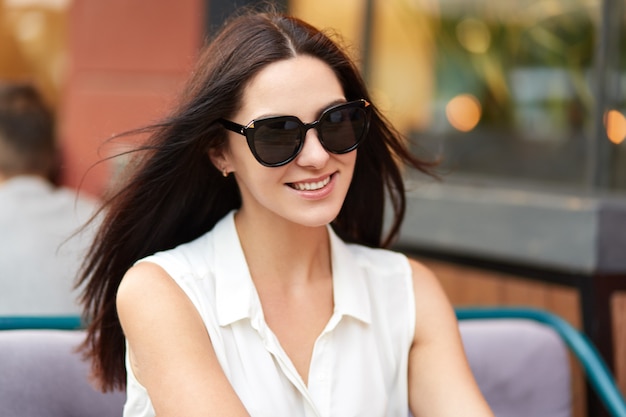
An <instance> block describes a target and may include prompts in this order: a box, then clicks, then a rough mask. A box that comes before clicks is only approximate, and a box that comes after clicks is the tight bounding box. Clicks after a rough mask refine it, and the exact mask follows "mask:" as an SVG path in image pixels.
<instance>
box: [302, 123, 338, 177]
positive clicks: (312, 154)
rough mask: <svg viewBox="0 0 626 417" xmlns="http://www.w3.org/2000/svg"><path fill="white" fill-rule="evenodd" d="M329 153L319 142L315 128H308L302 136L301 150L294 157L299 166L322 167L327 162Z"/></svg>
mask: <svg viewBox="0 0 626 417" xmlns="http://www.w3.org/2000/svg"><path fill="white" fill-rule="evenodd" d="M329 158H330V155H329V154H328V151H327V150H326V149H324V147H323V146H322V142H320V139H319V134H318V132H317V129H308V130H307V132H306V135H305V136H304V145H302V151H300V153H299V154H298V156H297V157H296V163H297V164H298V165H300V166H309V167H314V168H322V167H323V166H324V165H326V163H327V162H328V159H329Z"/></svg>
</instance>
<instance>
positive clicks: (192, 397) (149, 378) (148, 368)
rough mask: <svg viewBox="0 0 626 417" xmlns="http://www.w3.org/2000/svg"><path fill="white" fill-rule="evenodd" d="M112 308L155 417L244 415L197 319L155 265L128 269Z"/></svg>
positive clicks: (202, 324) (179, 293)
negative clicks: (146, 391) (118, 319)
mask: <svg viewBox="0 0 626 417" xmlns="http://www.w3.org/2000/svg"><path fill="white" fill-rule="evenodd" d="M117 309H118V314H119V318H120V322H121V324H122V327H123V329H124V334H125V335H126V338H127V340H128V343H129V346H130V354H131V366H132V368H133V372H134V374H135V375H136V377H137V379H138V380H139V382H140V383H141V384H142V385H143V386H144V387H146V389H147V390H148V393H149V395H150V399H151V401H152V404H153V406H154V409H155V411H156V414H157V415H158V416H159V417H170V416H188V417H195V416H203V417H208V416H227V417H239V416H248V413H247V412H246V410H245V408H244V406H243V404H242V403H241V401H240V400H239V398H238V397H237V394H236V393H235V391H234V389H233V388H232V386H231V385H230V383H229V381H228V380H227V378H226V376H225V375H224V372H223V371H222V368H221V366H220V364H219V363H218V361H217V357H216V355H215V351H214V350H213V346H212V344H211V340H210V338H209V335H208V333H207V331H206V328H205V326H204V323H203V322H202V319H201V318H200V315H199V314H198V312H197V311H196V309H195V307H194V306H193V304H192V303H191V301H190V300H189V299H188V298H187V296H186V295H185V294H184V292H183V291H182V290H181V289H180V287H179V286H178V285H176V283H175V282H174V281H173V280H172V279H171V277H170V276H169V275H168V274H167V273H166V272H165V271H164V270H163V269H162V268H161V267H159V266H157V265H155V264H151V263H146V262H143V263H140V264H137V265H136V266H134V267H133V268H131V269H130V270H129V271H128V272H127V274H126V275H125V276H124V279H123V280H122V283H121V285H120V288H119V290H118V295H117Z"/></svg>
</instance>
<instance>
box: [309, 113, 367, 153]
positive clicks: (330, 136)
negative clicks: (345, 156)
mask: <svg viewBox="0 0 626 417" xmlns="http://www.w3.org/2000/svg"><path fill="white" fill-rule="evenodd" d="M367 125H368V123H367V113H366V110H365V109H364V108H362V107H356V106H354V105H348V106H346V107H340V108H337V109H335V110H331V111H330V112H328V113H326V114H325V116H324V119H323V120H322V121H321V122H320V130H321V134H322V137H323V141H324V146H325V147H326V149H328V150H329V151H331V152H334V153H345V152H349V151H351V150H353V149H354V148H356V146H357V145H358V144H359V142H360V141H361V139H363V137H364V136H365V133H366V130H367Z"/></svg>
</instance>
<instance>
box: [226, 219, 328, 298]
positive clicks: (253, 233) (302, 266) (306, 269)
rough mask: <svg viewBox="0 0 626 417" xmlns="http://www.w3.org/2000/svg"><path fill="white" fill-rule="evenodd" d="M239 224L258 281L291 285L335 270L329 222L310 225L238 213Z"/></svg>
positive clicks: (238, 228) (251, 266) (253, 276)
mask: <svg viewBox="0 0 626 417" xmlns="http://www.w3.org/2000/svg"><path fill="white" fill-rule="evenodd" d="M235 224H236V226H237V232H238V234H239V239H240V241H241V245H242V248H243V251H244V254H245V256H246V260H247V262H248V267H249V269H250V273H251V275H252V278H253V280H254V281H255V282H258V281H259V280H263V281H267V280H272V281H279V282H281V283H282V285H287V286H290V285H292V284H296V283H306V282H310V281H312V280H315V279H318V278H320V277H328V276H330V274H331V263H330V240H329V236H328V230H327V228H326V226H319V227H306V226H302V225H298V224H295V223H291V222H289V221H287V220H285V219H274V221H268V219H264V221H259V219H256V220H255V219H251V218H250V217H247V216H244V215H241V213H237V215H236V216H235Z"/></svg>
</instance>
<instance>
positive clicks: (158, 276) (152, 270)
mask: <svg viewBox="0 0 626 417" xmlns="http://www.w3.org/2000/svg"><path fill="white" fill-rule="evenodd" d="M116 305H117V309H118V314H119V317H120V321H121V323H122V327H124V328H125V329H124V330H125V331H126V330H131V329H130V328H129V327H131V326H132V325H133V324H134V323H135V322H139V323H142V326H145V323H146V321H147V322H152V323H154V322H155V321H157V320H158V321H160V323H161V325H163V324H165V322H166V321H171V320H177V319H178V320H180V319H185V320H186V319H188V318H189V317H190V316H197V315H198V314H197V311H196V310H195V308H194V307H193V304H192V303H191V300H189V298H188V297H187V296H186V295H185V293H184V291H183V290H182V289H181V288H180V287H179V286H178V284H176V282H175V281H174V280H173V279H172V277H170V275H169V274H168V273H167V272H166V271H165V270H164V269H163V268H161V267H160V266H159V265H157V264H154V263H152V262H140V263H138V264H136V265H134V266H133V267H132V268H130V269H129V270H128V271H127V272H126V274H125V275H124V278H123V279H122V282H121V283H120V285H119V287H118V290H117V298H116ZM159 327H161V328H164V327H163V326H159Z"/></svg>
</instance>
